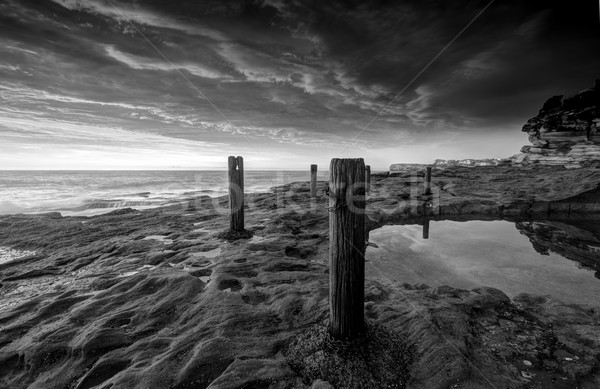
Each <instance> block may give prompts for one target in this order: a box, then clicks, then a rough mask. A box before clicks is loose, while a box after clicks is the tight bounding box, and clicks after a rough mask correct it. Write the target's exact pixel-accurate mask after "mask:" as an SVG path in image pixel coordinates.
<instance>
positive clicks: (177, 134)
mask: <svg viewBox="0 0 600 389" xmlns="http://www.w3.org/2000/svg"><path fill="white" fill-rule="evenodd" d="M599 38H600V23H599V10H598V2H597V1H596V0H589V1H584V0H576V1H570V2H566V1H564V0H563V1H548V0H544V1H538V0H528V1H521V0H495V1H491V2H490V0H482V1H479V0H456V1H451V2H450V1H444V0H439V1H437V0H436V1H434V0H408V1H400V0H397V1H391V0H390V1H385V0H378V1H363V0H345V1H322V0H307V1H304V0H197V1H191V0H189V1H184V0H181V1H174V0H145V1H141V0H139V1H136V0H0V169H188V168H196V169H207V168H223V167H224V166H225V164H226V157H227V156H228V155H232V154H235V155H242V156H244V157H245V160H246V167H247V168H255V169H264V168H268V169H277V168H288V169H303V168H306V167H307V166H308V165H310V164H311V163H318V164H320V165H321V166H327V165H328V163H329V159H330V158H332V157H364V158H365V159H366V161H367V163H370V164H371V165H372V166H373V167H374V168H375V169H385V168H387V166H388V165H389V164H390V163H394V162H424V163H428V162H432V161H433V159H435V158H467V157H474V158H483V157H507V156H510V155H513V154H515V153H517V152H518V151H519V148H520V146H522V145H524V144H526V143H527V138H526V136H525V134H523V133H521V132H520V129H521V126H522V125H523V124H524V122H525V121H526V120H527V119H528V118H530V117H532V116H535V114H536V113H537V111H538V110H539V108H540V107H541V105H542V104H543V102H544V101H545V100H546V99H547V98H548V97H550V96H552V95H556V94H567V95H568V94H573V93H575V92H577V91H579V90H581V89H585V88H587V87H588V86H590V85H592V83H593V81H594V79H595V78H600V52H599V48H600V45H598V40H599Z"/></svg>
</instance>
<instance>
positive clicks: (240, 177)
mask: <svg viewBox="0 0 600 389" xmlns="http://www.w3.org/2000/svg"><path fill="white" fill-rule="evenodd" d="M228 166H229V228H230V229H231V231H244V159H243V158H242V157H237V158H236V157H234V156H230V157H229V163H228Z"/></svg>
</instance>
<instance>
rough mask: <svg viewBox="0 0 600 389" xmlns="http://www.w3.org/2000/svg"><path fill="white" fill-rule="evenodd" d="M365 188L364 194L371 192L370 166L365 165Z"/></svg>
mask: <svg viewBox="0 0 600 389" xmlns="http://www.w3.org/2000/svg"><path fill="white" fill-rule="evenodd" d="M366 174H367V186H366V188H365V192H366V193H369V191H371V166H370V165H367V172H366Z"/></svg>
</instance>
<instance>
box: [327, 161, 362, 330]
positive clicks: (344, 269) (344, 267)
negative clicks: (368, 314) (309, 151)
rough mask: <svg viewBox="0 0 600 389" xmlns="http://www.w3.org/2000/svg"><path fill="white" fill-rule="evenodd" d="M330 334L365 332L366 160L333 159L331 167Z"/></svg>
mask: <svg viewBox="0 0 600 389" xmlns="http://www.w3.org/2000/svg"><path fill="white" fill-rule="evenodd" d="M329 175H330V176H329V191H330V199H329V208H330V210H329V212H330V213H329V320H330V324H329V334H330V335H331V336H332V337H333V338H334V339H338V340H351V339H356V338H359V337H362V336H363V335H364V334H365V322H364V293H365V292H364V289H365V256H364V255H365V242H366V240H365V212H364V210H365V187H364V182H365V164H364V161H363V159H362V158H358V159H336V158H334V159H332V160H331V165H330V167H329Z"/></svg>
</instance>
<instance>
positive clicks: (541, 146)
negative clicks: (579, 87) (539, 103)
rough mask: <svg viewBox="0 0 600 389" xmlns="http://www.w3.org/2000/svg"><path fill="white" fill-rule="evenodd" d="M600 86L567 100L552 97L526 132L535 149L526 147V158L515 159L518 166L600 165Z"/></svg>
mask: <svg viewBox="0 0 600 389" xmlns="http://www.w3.org/2000/svg"><path fill="white" fill-rule="evenodd" d="M599 126H600V85H599V82H598V80H596V82H595V84H594V86H593V87H592V88H590V89H586V90H584V91H581V92H579V93H578V94H576V95H575V96H572V97H569V98H565V99H563V97H562V96H554V97H551V98H550V99H549V100H548V101H546V103H544V105H543V107H542V109H541V110H540V111H539V114H538V115H537V116H536V117H534V118H531V119H529V120H528V121H527V123H526V124H525V125H524V126H523V129H522V131H523V132H526V133H527V134H528V136H529V142H530V143H531V144H532V146H524V147H523V148H522V149H521V153H522V154H525V155H524V156H519V157H516V156H515V157H512V158H511V161H512V163H514V164H525V165H533V164H539V165H565V167H567V168H570V169H572V168H577V167H578V166H580V165H582V164H583V165H586V166H589V165H594V166H597V165H600V163H599V157H600V139H599V137H598V135H597V132H598V128H599Z"/></svg>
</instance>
